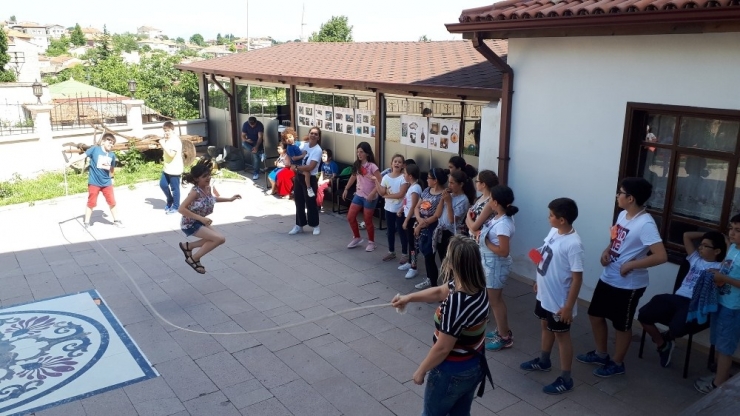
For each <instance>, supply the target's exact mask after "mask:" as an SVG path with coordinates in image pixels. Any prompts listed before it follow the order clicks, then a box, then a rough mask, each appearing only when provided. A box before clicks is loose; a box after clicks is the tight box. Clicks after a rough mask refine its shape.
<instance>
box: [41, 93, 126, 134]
mask: <svg viewBox="0 0 740 416" xmlns="http://www.w3.org/2000/svg"><path fill="white" fill-rule="evenodd" d="M126 99H127V98H126V97H123V96H120V95H111V94H105V95H103V94H93V95H75V96H74V97H70V98H64V99H55V100H54V108H52V110H51V128H52V130H67V129H79V128H85V127H90V124H91V123H92V124H99V123H105V124H107V125H109V126H116V125H125V124H126V105H125V104H123V102H122V101H123V100H126Z"/></svg>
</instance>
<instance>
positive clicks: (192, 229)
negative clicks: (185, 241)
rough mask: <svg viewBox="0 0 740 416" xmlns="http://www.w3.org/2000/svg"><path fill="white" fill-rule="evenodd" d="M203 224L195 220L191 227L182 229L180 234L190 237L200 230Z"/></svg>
mask: <svg viewBox="0 0 740 416" xmlns="http://www.w3.org/2000/svg"><path fill="white" fill-rule="evenodd" d="M203 225H204V224H203V223H202V222H200V221H198V220H196V221H195V222H194V223H193V225H191V226H190V227H187V228H183V229H182V232H184V233H185V235H186V236H188V237H190V236H191V235H193V234H195V233H197V232H198V230H200V227H202V226H203Z"/></svg>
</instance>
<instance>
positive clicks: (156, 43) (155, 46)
mask: <svg viewBox="0 0 740 416" xmlns="http://www.w3.org/2000/svg"><path fill="white" fill-rule="evenodd" d="M136 44H137V45H139V47H140V48H142V47H144V46H148V47H149V48H150V49H151V50H153V51H164V52H167V53H169V54H170V55H174V54H176V53H177V52H178V51H179V50H180V49H181V48H182V45H179V44H177V43H176V42H174V41H171V40H161V39H156V38H148V39H142V40H139V41H136Z"/></svg>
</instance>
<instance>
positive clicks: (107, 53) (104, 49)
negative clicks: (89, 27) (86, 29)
mask: <svg viewBox="0 0 740 416" xmlns="http://www.w3.org/2000/svg"><path fill="white" fill-rule="evenodd" d="M110 44H111V40H110V34H109V33H108V27H107V26H106V25H103V34H102V35H100V38H98V46H97V48H95V50H96V52H97V55H98V56H97V59H96V60H94V61H93V64H95V63H97V62H96V61H103V60H106V59H108V58H110V57H111V53H112V52H113V50H112V49H111V46H110Z"/></svg>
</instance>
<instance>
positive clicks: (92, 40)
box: [81, 26, 103, 48]
mask: <svg viewBox="0 0 740 416" xmlns="http://www.w3.org/2000/svg"><path fill="white" fill-rule="evenodd" d="M81 30H82V34H83V35H85V41H87V46H89V47H91V48H92V47H95V45H96V44H97V42H98V40H100V36H101V35H102V34H103V32H102V31H101V30H99V29H96V28H94V27H91V26H88V27H83V28H82V29H81Z"/></svg>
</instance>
